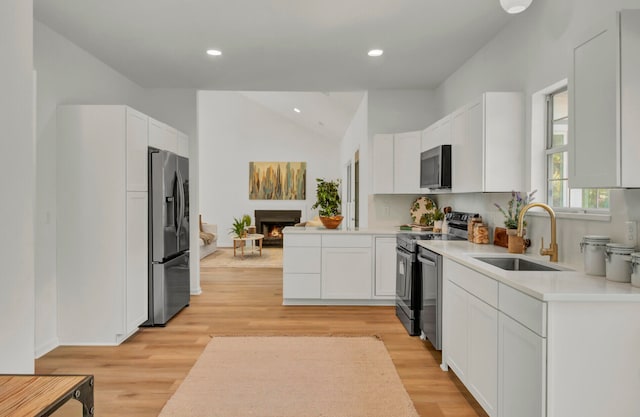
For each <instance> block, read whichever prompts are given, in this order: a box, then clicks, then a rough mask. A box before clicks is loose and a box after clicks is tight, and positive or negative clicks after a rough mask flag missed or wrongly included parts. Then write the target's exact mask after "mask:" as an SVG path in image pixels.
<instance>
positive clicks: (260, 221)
mask: <svg viewBox="0 0 640 417" xmlns="http://www.w3.org/2000/svg"><path fill="white" fill-rule="evenodd" d="M301 216H302V211H300V210H256V211H255V212H254V217H255V219H256V233H260V234H263V235H264V240H263V241H262V245H263V246H277V247H280V248H281V247H282V242H283V238H282V229H284V228H285V227H286V226H293V225H294V224H296V223H300V217H301Z"/></svg>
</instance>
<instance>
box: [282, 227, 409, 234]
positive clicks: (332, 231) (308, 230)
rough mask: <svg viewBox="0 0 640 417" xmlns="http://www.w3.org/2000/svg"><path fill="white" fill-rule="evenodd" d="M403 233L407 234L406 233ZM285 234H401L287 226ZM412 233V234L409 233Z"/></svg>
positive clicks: (375, 229)
mask: <svg viewBox="0 0 640 417" xmlns="http://www.w3.org/2000/svg"><path fill="white" fill-rule="evenodd" d="M403 232H407V231H404V230H403ZM282 233H284V234H287V233H289V234H343V235H376V236H380V235H388V236H395V235H396V234H398V233H400V231H399V230H398V229H397V228H393V227H391V228H389V227H388V228H371V229H352V230H347V229H341V228H338V229H327V228H326V227H324V226H320V227H294V226H287V227H285V228H284V229H283V230H282ZM409 233H410V232H409Z"/></svg>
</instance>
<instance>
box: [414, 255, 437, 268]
mask: <svg viewBox="0 0 640 417" xmlns="http://www.w3.org/2000/svg"><path fill="white" fill-rule="evenodd" d="M418 260H419V261H420V262H421V263H423V264H427V265H429V266H436V263H435V262H433V261H432V260H430V259H427V258H423V257H422V256H420V255H418Z"/></svg>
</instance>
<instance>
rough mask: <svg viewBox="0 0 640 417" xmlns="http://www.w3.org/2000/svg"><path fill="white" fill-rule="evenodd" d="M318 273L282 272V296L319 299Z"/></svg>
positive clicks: (286, 297)
mask: <svg viewBox="0 0 640 417" xmlns="http://www.w3.org/2000/svg"><path fill="white" fill-rule="evenodd" d="M320 296H321V294H320V274H284V277H283V283H282V298H284V299H288V298H291V299H319V298H320Z"/></svg>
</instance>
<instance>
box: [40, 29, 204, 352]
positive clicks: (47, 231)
mask: <svg viewBox="0 0 640 417" xmlns="http://www.w3.org/2000/svg"><path fill="white" fill-rule="evenodd" d="M33 24H34V28H33V29H34V30H33V36H34V39H33V43H34V46H33V49H34V54H33V55H34V66H35V69H36V71H37V76H38V84H37V96H38V97H37V112H36V113H37V127H36V163H37V169H36V194H37V197H36V216H35V230H36V232H35V234H36V248H35V252H36V256H35V258H36V262H35V276H36V278H35V297H36V319H35V351H36V355H37V356H40V355H42V354H44V353H46V352H48V351H49V350H51V349H52V348H54V347H56V346H57V344H58V340H57V320H56V317H57V308H56V305H57V300H56V299H57V295H56V246H55V245H56V224H55V219H56V190H57V184H56V158H55V155H56V108H57V106H58V105H60V104H126V105H129V106H131V107H133V108H135V109H137V110H140V111H142V112H143V113H146V114H148V115H150V116H152V117H154V118H156V119H158V120H161V121H163V122H165V123H168V124H170V125H172V126H174V127H176V128H177V129H179V130H181V131H183V132H184V133H186V134H188V135H189V137H190V142H191V143H190V148H191V151H192V155H193V156H194V157H193V158H192V161H194V160H195V161H197V138H196V134H197V128H196V110H195V109H196V95H195V90H188V89H152V90H146V89H144V88H142V87H140V86H139V85H138V84H136V83H134V82H132V81H131V80H129V79H128V78H126V77H125V76H123V75H122V74H120V73H118V72H117V71H115V70H114V69H113V68H111V67H109V66H107V65H106V64H104V63H103V62H102V61H100V60H98V59H97V58H96V57H94V56H93V55H91V54H90V53H88V52H87V51H85V50H83V49H81V48H79V47H78V46H77V45H75V44H73V43H72V42H70V41H69V40H68V39H66V38H64V37H63V36H61V35H60V34H58V33H56V32H55V31H53V30H51V29H50V28H49V27H47V26H46V25H44V24H42V23H40V22H38V21H34V23H33ZM192 164H193V162H192ZM192 166H193V165H192ZM196 168H197V164H196ZM192 172H194V173H195V172H197V170H196V171H192ZM192 189H193V190H196V191H195V192H192V203H191V206H192V213H191V214H192V216H193V215H194V214H195V216H196V217H195V218H196V219H197V212H198V209H197V207H198V205H197V189H198V188H197V186H196V187H192ZM194 201H195V203H194ZM96 221H100V219H96ZM87 227H89V228H90V227H91V225H87ZM194 227H195V228H196V231H197V223H196V224H195V225H194ZM196 242H197V240H196ZM96 245H97V246H96V248H98V246H99V245H98V243H96ZM196 247H197V243H196ZM192 258H194V257H192ZM195 258H196V259H197V256H195ZM193 265H195V266H196V268H197V269H196V270H193V269H192V273H191V278H192V279H191V281H192V289H196V290H197V291H199V288H200V285H199V263H198V262H194V263H193V264H192V267H193Z"/></svg>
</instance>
